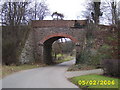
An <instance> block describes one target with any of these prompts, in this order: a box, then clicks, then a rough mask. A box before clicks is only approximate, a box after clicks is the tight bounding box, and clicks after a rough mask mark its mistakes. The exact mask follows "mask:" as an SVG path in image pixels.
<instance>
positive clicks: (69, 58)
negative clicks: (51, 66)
mask: <svg viewBox="0 0 120 90" xmlns="http://www.w3.org/2000/svg"><path fill="white" fill-rule="evenodd" d="M72 59H73V57H72V56H66V57H65V58H64V59H61V60H56V63H62V62H65V61H70V60H72Z"/></svg>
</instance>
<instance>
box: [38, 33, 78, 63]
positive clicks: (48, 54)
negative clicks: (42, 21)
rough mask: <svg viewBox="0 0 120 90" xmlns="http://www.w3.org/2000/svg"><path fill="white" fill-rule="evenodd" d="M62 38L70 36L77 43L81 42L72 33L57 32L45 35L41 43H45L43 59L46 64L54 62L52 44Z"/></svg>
mask: <svg viewBox="0 0 120 90" xmlns="http://www.w3.org/2000/svg"><path fill="white" fill-rule="evenodd" d="M60 38H69V39H71V40H72V41H73V42H74V43H75V44H77V43H79V41H78V40H77V39H76V38H74V37H73V36H71V35H68V34H65V33H55V34H52V35H48V36H45V37H44V38H43V39H42V40H41V41H40V44H41V45H43V60H44V62H45V63H46V64H52V63H53V58H52V44H53V43H54V42H55V41H56V40H58V39H60Z"/></svg>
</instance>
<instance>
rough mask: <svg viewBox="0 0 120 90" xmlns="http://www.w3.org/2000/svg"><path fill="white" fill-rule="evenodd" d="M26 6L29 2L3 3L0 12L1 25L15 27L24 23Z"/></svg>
mask: <svg viewBox="0 0 120 90" xmlns="http://www.w3.org/2000/svg"><path fill="white" fill-rule="evenodd" d="M28 5H29V2H5V3H4V4H3V5H2V10H1V20H2V24H4V25H12V26H15V25H20V24H24V23H26V17H25V16H26V12H27V7H28Z"/></svg>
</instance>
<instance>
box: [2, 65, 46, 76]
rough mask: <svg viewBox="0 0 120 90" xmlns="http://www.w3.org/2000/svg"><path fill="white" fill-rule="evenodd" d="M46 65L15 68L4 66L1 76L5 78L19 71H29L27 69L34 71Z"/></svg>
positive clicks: (13, 66)
mask: <svg viewBox="0 0 120 90" xmlns="http://www.w3.org/2000/svg"><path fill="white" fill-rule="evenodd" d="M41 66H44V65H39V64H33V65H32V64H24V65H20V66H15V65H11V66H6V65H3V66H2V68H0V73H2V75H0V78H3V77H5V76H7V75H10V74H12V73H15V72H18V71H22V70H27V69H33V68H38V67H41Z"/></svg>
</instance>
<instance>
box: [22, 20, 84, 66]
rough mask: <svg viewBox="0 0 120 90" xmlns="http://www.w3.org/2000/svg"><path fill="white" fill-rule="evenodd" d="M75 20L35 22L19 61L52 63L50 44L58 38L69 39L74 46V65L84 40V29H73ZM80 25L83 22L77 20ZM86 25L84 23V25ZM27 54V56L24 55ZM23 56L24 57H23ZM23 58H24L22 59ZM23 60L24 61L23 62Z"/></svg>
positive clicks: (32, 24)
mask: <svg viewBox="0 0 120 90" xmlns="http://www.w3.org/2000/svg"><path fill="white" fill-rule="evenodd" d="M75 22H76V20H35V21H32V23H31V30H30V32H29V36H28V39H27V41H26V44H25V47H24V49H23V51H22V53H23V54H22V55H21V60H22V61H24V60H28V61H33V60H36V62H43V63H47V64H51V63H52V56H51V49H52V43H53V42H54V41H56V40H58V39H60V38H69V39H71V40H72V41H73V42H74V43H75V44H76V63H77V62H78V59H79V56H80V52H81V49H82V48H83V44H84V40H85V38H84V37H85V31H86V29H85V28H79V27H74V26H75ZM77 22H78V23H80V25H84V23H83V21H81V20H78V21H77ZM85 24H86V23H85ZM26 53H27V54H26ZM23 55H24V56H23ZM22 57H25V58H22ZM23 59H24V60H23Z"/></svg>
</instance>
